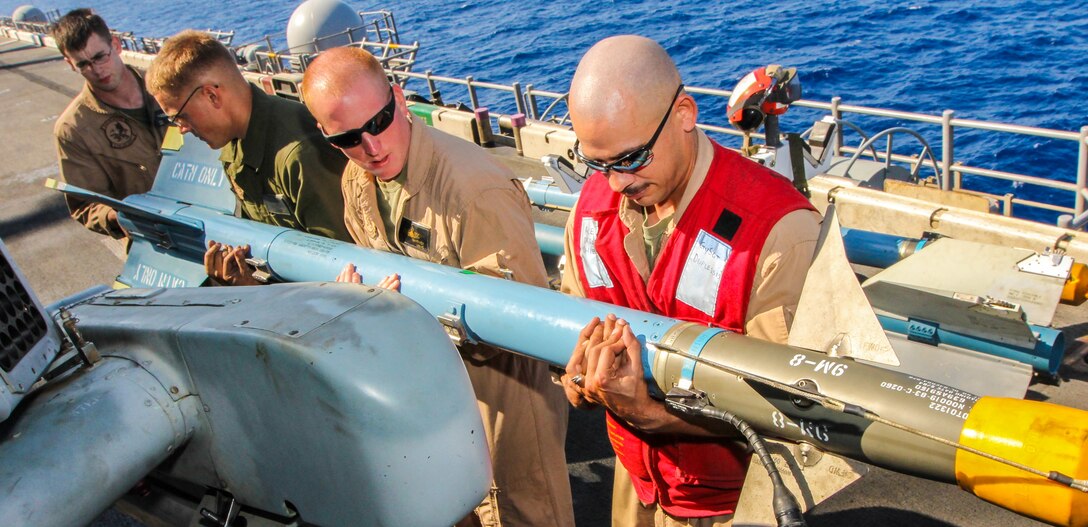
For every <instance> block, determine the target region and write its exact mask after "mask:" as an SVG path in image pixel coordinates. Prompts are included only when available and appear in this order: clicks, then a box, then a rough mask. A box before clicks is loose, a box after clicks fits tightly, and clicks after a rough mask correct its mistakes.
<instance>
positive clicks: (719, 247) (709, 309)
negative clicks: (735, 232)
mask: <svg viewBox="0 0 1088 527" xmlns="http://www.w3.org/2000/svg"><path fill="white" fill-rule="evenodd" d="M731 254H733V248H732V247H730V246H729V244H728V243H725V242H723V241H721V240H719V239H717V238H715V237H714V236H713V235H711V234H709V233H708V232H706V231H704V230H700V231H699V235H698V236H697V237H696V238H695V243H694V244H693V245H692V247H691V252H689V253H688V259H687V261H686V262H684V270H683V271H682V272H681V274H680V283H679V284H678V285H677V286H676V299H677V300H679V301H681V302H683V303H685V304H687V305H689V306H691V307H694V308H695V309H698V310H699V311H702V312H703V313H706V314H707V315H710V316H714V308H715V307H716V306H717V305H718V288H719V286H720V285H721V283H722V273H723V272H724V271H725V263H726V262H728V261H729V255H731Z"/></svg>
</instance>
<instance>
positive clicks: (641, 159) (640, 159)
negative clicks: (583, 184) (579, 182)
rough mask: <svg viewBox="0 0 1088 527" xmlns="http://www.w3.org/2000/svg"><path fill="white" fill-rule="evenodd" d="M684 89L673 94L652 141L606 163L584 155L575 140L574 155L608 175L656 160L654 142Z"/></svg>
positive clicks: (629, 170) (633, 168) (632, 169)
mask: <svg viewBox="0 0 1088 527" xmlns="http://www.w3.org/2000/svg"><path fill="white" fill-rule="evenodd" d="M683 90H684V85H683V84H681V85H680V86H679V87H678V88H676V94H674V95H673V96H672V101H670V102H669V109H668V110H666V111H665V116H664V117H662V118H661V124H658V125H657V130H655V131H654V135H653V137H651V138H650V141H649V142H647V143H646V144H645V145H643V146H640V147H639V148H636V149H635V150H632V151H630V152H628V153H626V154H624V155H622V156H620V157H619V159H616V160H615V161H613V162H611V163H605V162H604V161H598V160H596V159H590V158H588V157H586V156H585V155H583V154H582V148H581V145H580V144H579V143H578V141H575V142H574V155H576V156H578V160H579V161H581V162H582V164H584V165H585V166H587V167H589V168H590V169H592V170H596V171H598V172H600V173H602V174H604V175H606V176H607V175H608V173H609V172H624V173H628V174H629V173H632V172H637V171H638V170H639V169H641V168H642V167H645V166H647V165H649V164H650V162H652V161H653V160H654V150H653V149H654V143H657V137H658V136H659V135H661V130H664V129H665V123H667V122H668V121H669V115H672V107H673V105H674V104H676V99H677V98H678V97H680V92H682V91H683Z"/></svg>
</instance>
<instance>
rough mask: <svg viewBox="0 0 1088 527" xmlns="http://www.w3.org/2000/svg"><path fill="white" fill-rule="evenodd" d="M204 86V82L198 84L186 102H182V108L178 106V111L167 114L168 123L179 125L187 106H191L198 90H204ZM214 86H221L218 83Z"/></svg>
mask: <svg viewBox="0 0 1088 527" xmlns="http://www.w3.org/2000/svg"><path fill="white" fill-rule="evenodd" d="M204 86H205V85H204V84H201V85H200V86H197V87H196V88H193V91H191V92H189V96H188V97H186V98H185V102H183V103H181V108H178V111H177V113H175V114H174V115H167V116H166V122H168V123H170V124H172V125H174V126H179V125H178V119H183V118H184V116H183V115H182V113H183V112H184V111H185V107H186V106H189V101H191V100H193V96H194V95H196V92H198V91H200V90H202V89H203V88H204ZM212 86H215V87H216V88H218V87H219V85H218V84H213V85H212Z"/></svg>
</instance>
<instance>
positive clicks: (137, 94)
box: [52, 9, 166, 238]
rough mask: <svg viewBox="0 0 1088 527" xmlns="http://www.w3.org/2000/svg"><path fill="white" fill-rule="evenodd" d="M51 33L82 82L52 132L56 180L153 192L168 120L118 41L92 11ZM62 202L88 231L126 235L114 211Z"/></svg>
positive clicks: (124, 192) (118, 191)
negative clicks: (124, 58) (128, 63)
mask: <svg viewBox="0 0 1088 527" xmlns="http://www.w3.org/2000/svg"><path fill="white" fill-rule="evenodd" d="M52 35H53V38H54V39H56V41H57V47H58V48H60V52H61V54H63V55H64V60H65V62H67V63H68V65H69V66H71V67H72V69H73V70H75V71H78V72H79V73H80V74H81V75H83V78H84V79H86V80H87V82H86V83H85V84H84V85H83V91H82V92H80V94H79V95H77V96H76V98H75V99H73V100H72V102H71V104H69V105H68V108H66V109H65V110H64V113H63V114H61V116H60V118H58V119H57V123H56V125H55V126H54V128H53V135H54V136H55V138H56V143H57V157H58V158H59V159H60V178H61V179H62V180H64V181H66V182H68V183H71V184H72V185H76V186H78V187H82V188H85V189H87V190H91V191H94V192H97V193H99V194H104V195H106V196H109V197H111V198H117V199H121V198H124V197H125V196H128V195H131V194H140V193H144V192H147V191H148V190H151V184H152V183H153V182H154V181H155V172H157V171H158V169H159V161H160V159H162V154H161V151H160V146H161V145H162V138H163V134H164V133H165V131H166V119H165V116H164V115H163V113H162V110H160V109H159V105H158V103H156V102H155V100H154V99H152V98H151V96H150V95H148V93H147V91H146V90H145V89H144V81H143V79H142V78H140V75H139V73H137V72H136V70H134V69H132V68H130V67H128V66H126V65H125V63H124V62H122V61H121V42H120V41H119V40H117V38H116V37H113V36H112V35H111V34H110V29H109V27H107V26H106V22H105V21H104V20H102V17H100V16H98V15H96V14H95V13H94V12H93V11H91V10H90V9H76V10H73V11H71V12H69V13H68V14H66V15H64V16H63V17H61V19H60V20H58V21H57V24H56V25H55V26H54V27H53V31H52ZM65 199H66V200H67V202H68V211H69V213H71V215H72V218H74V219H75V220H76V221H78V222H80V223H82V224H83V225H84V226H86V227H87V228H88V229H90V230H92V231H95V232H98V233H102V234H107V235H109V236H112V237H114V238H122V237H124V236H125V233H124V231H123V230H121V225H120V224H118V222H117V212H116V211H114V210H113V208H112V207H109V206H107V205H103V204H99V203H91V202H86V201H83V200H79V199H75V198H71V197H65Z"/></svg>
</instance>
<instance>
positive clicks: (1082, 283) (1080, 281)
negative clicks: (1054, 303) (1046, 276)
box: [1062, 263, 1088, 306]
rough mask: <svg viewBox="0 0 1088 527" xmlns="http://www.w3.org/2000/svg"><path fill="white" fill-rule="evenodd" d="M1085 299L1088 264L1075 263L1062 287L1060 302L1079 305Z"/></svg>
mask: <svg viewBox="0 0 1088 527" xmlns="http://www.w3.org/2000/svg"><path fill="white" fill-rule="evenodd" d="M1085 299H1088V266H1085V265H1084V264H1082V263H1075V264H1073V268H1072V269H1070V270H1069V279H1068V280H1066V281H1065V287H1063V288H1062V303H1063V304H1070V305H1074V306H1079V305H1081V304H1082V303H1084V300H1085Z"/></svg>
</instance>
